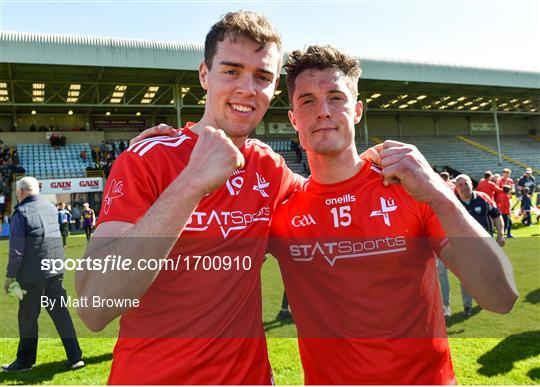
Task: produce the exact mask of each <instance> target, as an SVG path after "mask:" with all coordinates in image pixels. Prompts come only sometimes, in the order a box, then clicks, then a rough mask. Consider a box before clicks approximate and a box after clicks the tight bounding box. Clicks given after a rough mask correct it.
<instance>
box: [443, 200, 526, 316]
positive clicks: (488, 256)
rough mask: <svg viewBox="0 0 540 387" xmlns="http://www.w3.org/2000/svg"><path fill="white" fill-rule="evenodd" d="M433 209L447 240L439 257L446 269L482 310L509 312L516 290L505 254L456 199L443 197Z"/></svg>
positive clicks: (510, 267)
mask: <svg viewBox="0 0 540 387" xmlns="http://www.w3.org/2000/svg"><path fill="white" fill-rule="evenodd" d="M432 208H433V211H434V212H435V214H436V215H437V217H438V218H439V221H440V222H441V224H442V226H443V229H444V230H445V233H446V235H447V237H448V240H449V243H448V244H447V246H445V248H444V249H443V251H442V253H441V258H442V259H443V261H444V263H445V265H446V266H447V267H448V268H450V269H451V270H452V272H453V273H454V274H456V275H457V276H458V278H459V279H460V281H461V282H462V283H463V285H464V286H465V288H466V289H467V290H468V291H469V292H470V293H471V295H472V296H473V298H474V299H475V300H476V301H477V302H478V304H479V305H480V306H482V307H483V308H484V309H487V310H490V311H493V312H498V313H506V312H508V311H509V310H510V309H511V308H512V306H513V304H514V302H515V300H516V299H517V290H516V285H515V283H514V278H513V270H512V264H511V263H510V260H509V259H508V257H507V256H506V254H505V253H504V251H503V250H502V249H501V248H500V247H499V246H498V244H497V243H496V241H495V240H494V239H493V238H491V237H490V235H489V234H488V233H487V232H486V231H485V230H484V229H483V228H482V226H481V225H480V224H479V223H478V222H476V220H474V219H473V218H472V217H471V216H470V215H469V214H468V213H467V211H466V210H465V208H463V206H462V205H461V203H459V201H458V200H457V199H455V198H453V197H450V196H448V197H442V198H440V199H439V200H437V201H435V202H434V203H432ZM500 235H502V234H500Z"/></svg>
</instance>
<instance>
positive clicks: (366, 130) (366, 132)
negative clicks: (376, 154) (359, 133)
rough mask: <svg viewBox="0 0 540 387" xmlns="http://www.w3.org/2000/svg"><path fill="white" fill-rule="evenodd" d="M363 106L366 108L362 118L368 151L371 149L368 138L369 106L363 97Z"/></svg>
mask: <svg viewBox="0 0 540 387" xmlns="http://www.w3.org/2000/svg"><path fill="white" fill-rule="evenodd" d="M362 105H363V107H364V110H363V112H362V118H363V119H364V142H365V144H366V150H367V149H368V147H369V139H368V136H369V131H368V126H367V111H368V106H367V102H366V97H365V96H363V98H362Z"/></svg>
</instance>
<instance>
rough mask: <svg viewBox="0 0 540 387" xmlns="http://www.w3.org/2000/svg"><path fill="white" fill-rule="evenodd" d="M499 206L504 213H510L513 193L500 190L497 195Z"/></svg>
mask: <svg viewBox="0 0 540 387" xmlns="http://www.w3.org/2000/svg"><path fill="white" fill-rule="evenodd" d="M495 199H496V203H497V208H498V209H499V211H500V212H501V214H503V215H510V207H511V205H512V194H510V193H508V194H506V193H504V192H500V193H498V194H497V196H496V198H495Z"/></svg>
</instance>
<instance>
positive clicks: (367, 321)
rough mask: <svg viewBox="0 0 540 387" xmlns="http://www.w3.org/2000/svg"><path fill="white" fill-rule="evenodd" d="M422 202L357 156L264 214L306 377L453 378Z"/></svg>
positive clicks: (435, 229)
mask: <svg viewBox="0 0 540 387" xmlns="http://www.w3.org/2000/svg"><path fill="white" fill-rule="evenodd" d="M446 241H447V240H446V237H445V235H444V232H443V230H442V227H441V226H440V223H439V222H438V219H437V218H436V216H435V215H434V213H433V212H432V210H431V209H430V207H429V206H427V205H425V204H422V203H418V202H416V201H415V200H414V199H413V198H412V197H411V196H410V195H408V194H407V193H406V192H405V190H404V189H403V187H401V186H399V185H391V186H389V187H385V186H384V185H383V179H382V176H381V175H380V171H379V170H378V169H377V168H376V167H374V166H372V165H371V163H368V162H365V163H364V165H363V166H362V168H361V170H360V171H359V172H358V173H357V175H356V176H354V177H352V178H351V179H349V180H346V181H344V182H340V183H337V184H332V185H323V184H319V183H317V182H316V181H314V180H313V179H311V180H308V181H307V182H306V183H305V184H304V186H303V187H302V189H301V190H299V191H298V192H296V193H294V194H293V195H292V196H291V197H290V198H289V200H288V201H286V202H285V203H284V204H283V205H282V206H280V207H279V208H278V210H277V211H276V213H275V214H274V218H273V219H272V227H271V237H270V251H271V252H272V253H273V254H274V255H275V256H276V257H277V258H278V261H279V264H280V268H281V272H282V276H283V280H284V283H285V288H286V292H287V297H288V299H289V302H290V304H291V310H292V314H293V317H294V321H295V323H296V326H297V329H298V338H299V340H298V342H299V347H300V356H301V359H302V365H303V367H304V375H305V382H306V384H454V383H455V377H454V372H453V369H452V362H451V358H450V350H449V347H448V342H447V338H446V328H445V323H444V317H443V311H442V305H441V294H440V290H439V283H438V278H437V272H436V268H435V254H434V251H436V252H438V250H440V249H441V248H442V246H444V244H445V243H446Z"/></svg>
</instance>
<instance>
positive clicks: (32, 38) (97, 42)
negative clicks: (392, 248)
mask: <svg viewBox="0 0 540 387" xmlns="http://www.w3.org/2000/svg"><path fill="white" fill-rule="evenodd" d="M0 47H2V49H1V50H0V110H1V108H2V106H4V107H5V108H8V107H9V106H11V107H14V106H32V104H35V103H41V104H43V105H46V106H48V107H51V108H54V107H55V106H56V107H60V106H66V105H68V104H69V103H73V104H75V106H76V105H80V106H86V107H89V106H93V107H96V106H104V105H107V104H115V106H121V107H133V108H140V107H143V106H146V107H156V108H165V109H167V108H169V109H174V108H175V107H176V108H179V107H180V108H183V107H191V108H201V107H202V105H203V104H204V94H205V93H204V90H202V88H201V87H200V85H199V81H198V74H197V69H198V66H199V64H200V62H201V60H202V58H203V46H202V45H201V44H184V43H178V42H159V41H147V40H134V39H119V38H97V37H81V36H64V35H52V34H36V33H23V32H0ZM361 60H362V68H363V75H362V78H361V80H360V90H361V92H362V93H363V97H364V99H366V101H367V103H368V106H369V110H370V111H381V112H382V111H391V110H394V111H398V112H400V111H411V112H412V111H416V112H433V111H437V112H442V111H444V112H449V111H454V112H456V113H463V112H470V113H473V112H474V113H480V112H482V111H484V112H488V111H490V110H491V107H492V103H491V101H493V100H497V101H498V102H497V103H498V109H499V111H500V112H501V113H504V112H507V113H511V114H526V115H529V114H530V115H537V114H539V112H540V72H523V71H515V70H501V69H485V68H477V67H464V66H449V65H441V64H429V63H414V62H408V61H389V60H375V59H361ZM151 88H153V89H151ZM175 88H176V91H175ZM280 89H282V90H283V93H282V94H281V95H280V96H279V98H276V99H275V100H274V103H273V106H272V107H273V108H279V109H286V108H287V106H288V103H287V97H286V94H287V93H286V90H285V85H284V82H283V79H282V82H281V84H280ZM149 95H150V96H151V97H150V98H148V97H147V96H149ZM180 95H182V98H176V99H177V100H181V106H178V105H177V104H176V103H175V97H176V96H178V97H179V96H180ZM184 97H185V98H184Z"/></svg>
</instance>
